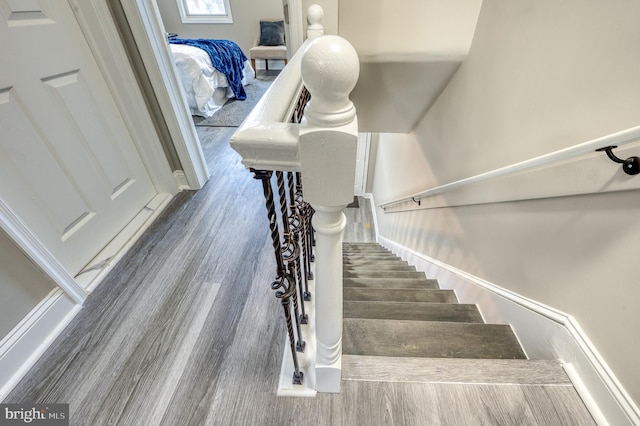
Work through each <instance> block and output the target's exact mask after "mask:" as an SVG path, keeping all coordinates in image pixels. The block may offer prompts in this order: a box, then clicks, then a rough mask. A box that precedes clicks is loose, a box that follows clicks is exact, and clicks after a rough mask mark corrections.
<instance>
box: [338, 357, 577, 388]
mask: <svg viewBox="0 0 640 426" xmlns="http://www.w3.org/2000/svg"><path fill="white" fill-rule="evenodd" d="M342 380H360V381H381V382H414V383H475V384H520V385H564V386H571V385H572V383H571V381H570V380H569V377H568V376H567V374H566V372H565V371H564V369H563V368H562V363H561V362H560V361H558V360H523V359H517V360H514V359H465V358H414V357H402V358H400V357H384V356H363V355H343V356H342Z"/></svg>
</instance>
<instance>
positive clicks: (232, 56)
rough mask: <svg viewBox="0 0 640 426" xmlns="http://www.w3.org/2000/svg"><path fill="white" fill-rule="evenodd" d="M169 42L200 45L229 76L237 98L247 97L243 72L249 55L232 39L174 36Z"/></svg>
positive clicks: (219, 68)
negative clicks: (243, 82) (243, 83)
mask: <svg viewBox="0 0 640 426" xmlns="http://www.w3.org/2000/svg"><path fill="white" fill-rule="evenodd" d="M169 43H173V44H187V45H189V46H195V47H198V48H200V49H202V50H204V51H205V52H207V53H208V54H209V57H210V58H211V63H212V64H213V67H214V68H215V69H217V70H218V71H220V72H221V73H222V74H224V75H225V76H226V77H227V81H228V82H229V86H230V87H231V90H233V94H234V95H235V97H236V99H240V100H245V99H247V93H246V92H245V91H244V86H243V85H242V75H243V74H242V72H243V70H244V63H245V62H246V61H247V57H246V56H245V54H244V53H243V52H242V49H240V47H239V46H238V45H237V44H236V43H234V42H232V41H230V40H210V39H204V38H198V39H191V38H178V37H172V38H170V39H169Z"/></svg>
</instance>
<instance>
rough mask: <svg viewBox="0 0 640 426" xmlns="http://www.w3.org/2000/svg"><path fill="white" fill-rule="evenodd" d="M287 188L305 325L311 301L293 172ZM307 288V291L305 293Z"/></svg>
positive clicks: (288, 179)
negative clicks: (305, 274)
mask: <svg viewBox="0 0 640 426" xmlns="http://www.w3.org/2000/svg"><path fill="white" fill-rule="evenodd" d="M287 186H288V188H289V229H290V231H291V235H292V236H293V240H294V244H295V247H296V251H297V253H296V256H295V267H296V282H297V283H298V292H299V294H301V295H302V296H301V297H302V312H301V315H300V322H302V323H303V324H307V323H308V317H307V314H306V313H305V312H304V302H305V301H309V300H310V297H309V295H308V293H309V291H308V284H307V282H306V281H307V280H306V276H305V280H304V281H303V279H302V275H303V274H302V262H301V257H302V251H301V249H300V234H301V230H302V216H301V215H300V213H299V211H298V204H297V202H296V194H295V181H294V175H293V172H287ZM305 288H306V289H307V291H305Z"/></svg>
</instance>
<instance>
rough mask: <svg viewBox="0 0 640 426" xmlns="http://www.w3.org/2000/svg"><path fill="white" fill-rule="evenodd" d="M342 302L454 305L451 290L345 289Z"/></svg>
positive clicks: (454, 297)
mask: <svg viewBox="0 0 640 426" xmlns="http://www.w3.org/2000/svg"><path fill="white" fill-rule="evenodd" d="M343 297H344V300H354V301H355V300H362V301H389V302H393V301H395V302H430V303H456V302H457V301H458V299H457V297H456V295H455V293H454V292H453V291H452V290H440V289H390V288H367V287H345V288H344V289H343Z"/></svg>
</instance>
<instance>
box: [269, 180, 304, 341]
mask: <svg viewBox="0 0 640 426" xmlns="http://www.w3.org/2000/svg"><path fill="white" fill-rule="evenodd" d="M276 180H277V182H278V196H279V197H280V213H281V215H282V228H283V229H284V232H283V235H284V240H285V244H286V247H283V250H282V255H283V257H284V260H285V261H286V262H287V265H288V266H289V270H290V271H291V274H292V275H294V276H295V277H296V278H297V277H299V276H300V274H299V272H298V273H296V272H297V269H298V268H297V267H296V264H297V261H298V258H299V257H300V249H299V247H298V243H297V241H295V239H294V238H293V232H292V231H291V228H290V226H289V210H288V208H287V195H286V191H285V181H284V173H283V172H281V171H276ZM294 286H296V284H295V283H294ZM292 299H293V309H294V312H295V315H296V329H297V330H298V336H300V324H307V323H308V316H307V314H306V313H305V309H304V299H298V291H297V289H294V290H293V292H292ZM298 344H299V346H298V351H300V352H302V351H304V346H305V342H304V341H302V339H300V341H299V342H298Z"/></svg>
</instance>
